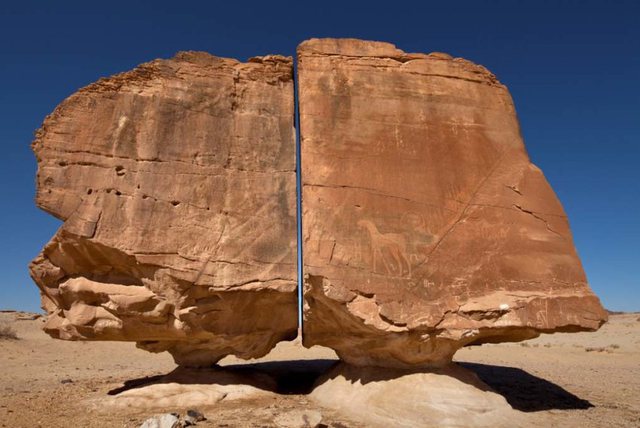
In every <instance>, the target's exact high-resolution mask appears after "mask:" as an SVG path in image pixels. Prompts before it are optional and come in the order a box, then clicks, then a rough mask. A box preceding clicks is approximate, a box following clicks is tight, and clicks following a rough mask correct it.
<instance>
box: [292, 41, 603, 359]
mask: <svg viewBox="0 0 640 428" xmlns="http://www.w3.org/2000/svg"><path fill="white" fill-rule="evenodd" d="M298 72H299V102H300V122H301V137H302V140H301V145H302V158H301V159H302V181H303V195H302V196H303V220H302V224H303V228H304V230H303V244H304V272H305V279H304V323H303V329H304V330H303V340H304V344H305V345H306V346H312V345H316V344H317V345H324V346H328V347H331V348H333V349H335V350H336V351H337V353H338V355H339V356H340V357H341V358H342V359H343V360H345V361H347V362H349V363H352V364H356V365H379V366H390V367H415V366H441V365H444V364H447V363H448V362H449V361H450V360H451V358H452V355H453V354H454V352H455V351H456V350H457V349H459V348H460V347H462V346H465V345H471V344H479V343H486V342H502V341H519V340H523V339H528V338H532V337H535V336H537V335H539V334H540V333H552V332H557V331H565V332H566V331H580V330H594V329H597V328H598V327H599V326H600V325H601V324H602V323H603V322H604V320H606V318H607V315H606V313H605V312H604V310H603V309H602V306H601V305H600V302H599V300H598V298H597V297H596V296H595V295H594V294H593V293H592V292H591V291H590V289H589V287H588V285H587V282H586V278H585V275H584V272H583V269H582V266H581V264H580V260H579V259H578V256H577V254H576V251H575V248H574V245H573V241H572V237H571V233H570V230H569V224H568V221H567V217H566V215H565V213H564V211H563V209H562V206H561V205H560V202H559V201H558V199H557V198H556V196H555V194H554V193H553V191H552V189H551V187H550V186H549V184H548V183H547V181H546V180H545V178H544V175H543V174H542V172H541V171H540V169H538V168H537V167H536V166H535V165H533V164H532V163H531V162H530V160H529V158H528V156H527V153H526V151H525V148H524V144H523V141H522V137H521V135H520V129H519V125H518V121H517V118H516V113H515V109H514V105H513V102H512V100H511V97H510V95H509V92H508V90H507V88H506V87H505V86H504V85H502V84H501V83H500V82H499V81H498V80H497V79H496V77H495V76H494V75H493V74H491V73H490V72H489V71H487V70H486V69H485V68H483V67H481V66H478V65H475V64H473V63H471V62H469V61H466V60H464V59H460V58H452V57H451V56H449V55H446V54H441V53H431V54H407V53H404V52H402V51H401V50H399V49H396V48H395V47H394V46H393V45H391V44H388V43H378V42H366V41H360V40H348V39H342V40H335V39H322V40H318V39H314V40H310V41H307V42H304V43H302V44H301V45H300V46H299V48H298Z"/></svg>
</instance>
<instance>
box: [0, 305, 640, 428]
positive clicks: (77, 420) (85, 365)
mask: <svg viewBox="0 0 640 428" xmlns="http://www.w3.org/2000/svg"><path fill="white" fill-rule="evenodd" d="M29 318H30V317H29V316H28V314H23V313H16V312H0V326H1V325H3V324H4V325H9V326H10V327H11V328H13V329H14V330H15V332H16V333H17V335H18V339H17V340H15V339H2V338H0V368H1V371H0V426H1V427H69V426H74V427H137V426H139V425H140V424H141V423H142V421H144V420H145V419H146V418H148V417H149V416H152V415H154V414H157V413H164V412H172V411H177V412H182V413H184V412H185V411H186V409H187V408H186V407H181V408H162V409H139V408H118V409H114V408H111V407H107V406H100V403H101V402H102V401H104V400H105V399H108V398H109V397H112V396H113V394H114V393H115V392H118V391H122V390H126V389H131V388H134V387H136V386H138V385H141V384H153V383H154V382H157V379H158V377H159V376H160V375H164V374H167V373H169V372H172V371H173V370H174V369H175V368H176V366H175V364H174V363H173V360H172V359H171V357H170V356H169V355H168V354H150V353H147V352H145V351H141V350H138V349H136V348H135V345H134V344H131V343H113V342H64V341H59V340H54V339H51V338H49V337H48V336H46V335H45V334H44V333H43V332H42V331H41V330H40V326H41V324H42V320H41V319H35V320H33V319H29ZM335 360H336V356H335V354H334V353H333V352H332V351H331V350H329V349H326V348H319V347H316V348H313V349H311V350H308V349H304V348H302V346H301V345H300V343H299V341H294V342H287V343H281V344H279V345H278V346H277V347H276V349H274V351H272V352H271V353H270V354H269V355H268V356H267V357H265V358H263V359H261V360H258V361H251V362H245V361H241V360H237V359H234V358H226V359H225V360H223V361H222V362H221V365H224V366H231V367H235V366H236V365H238V364H242V365H243V366H244V367H246V365H247V364H251V363H252V364H254V365H252V366H251V367H252V368H253V369H258V370H260V371H264V372H267V373H268V374H270V375H271V376H273V377H274V378H275V379H276V381H277V391H278V393H269V394H265V395H264V396H263V397H260V398H253V399H244V400H243V399H239V400H222V401H220V402H218V403H217V404H215V405H210V406H204V407H198V410H200V411H202V412H203V413H204V414H205V415H206V416H207V418H208V420H207V421H204V422H200V423H198V425H197V426H198V427H200V426H203V427H272V426H276V424H275V422H274V421H275V420H276V419H277V418H278V417H279V416H282V415H283V414H287V413H291V412H295V411H296V410H299V409H302V410H308V409H312V410H315V411H319V412H320V413H321V414H322V422H323V424H324V425H325V426H329V427H334V428H345V427H360V426H362V425H361V424H358V422H357V421H352V420H348V419H346V418H345V417H344V416H342V415H339V414H336V413H335V412H332V411H330V410H327V409H322V408H320V407H318V406H317V405H314V404H313V403H312V402H310V400H309V399H308V397H307V395H306V393H307V392H308V391H309V390H310V388H311V386H312V384H313V382H314V380H315V378H316V377H317V376H318V375H319V373H321V372H322V371H323V370H326V369H327V368H328V367H330V366H331V365H332V364H333V363H334V362H335ZM455 360H456V361H457V362H459V363H461V364H463V365H464V366H465V367H467V368H469V369H471V370H473V371H475V372H476V373H477V374H478V375H479V377H480V378H481V379H482V380H484V381H485V382H486V383H487V384H489V385H490V386H491V387H492V388H493V389H494V390H495V391H496V392H498V393H500V394H501V395H503V396H504V397H505V398H506V399H507V401H508V402H509V403H510V404H511V406H512V407H513V408H515V409H517V410H520V411H522V412H523V413H524V416H525V417H526V420H527V421H529V422H528V423H529V424H530V425H531V426H537V427H543V426H545V427H546V426H564V427H581V428H586V427H605V426H607V427H612V426H620V427H640V314H637V313H636V314H622V315H612V316H611V319H610V322H609V323H608V324H606V325H605V326H604V327H603V328H602V329H600V330H599V331H598V332H596V333H578V334H555V335H546V336H542V337H540V338H538V339H535V340H530V341H527V342H522V343H515V344H500V345H484V346H479V347H472V348H465V349H462V350H461V351H459V352H458V353H457V354H456V358H455ZM256 363H257V364H256Z"/></svg>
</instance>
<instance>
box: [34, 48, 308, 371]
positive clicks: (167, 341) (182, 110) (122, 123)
mask: <svg viewBox="0 0 640 428" xmlns="http://www.w3.org/2000/svg"><path fill="white" fill-rule="evenodd" d="M293 107H294V104H293V75H292V60H291V58H286V57H282V56H265V57H258V58H252V59H250V60H249V62H248V63H240V62H238V61H235V60H231V59H223V58H217V57H214V56H211V55H209V54H206V53H198V52H182V53H179V54H178V55H177V56H176V57H175V58H173V59H170V60H155V61H152V62H149V63H146V64H142V65H140V66H139V67H137V68H136V69H134V70H133V71H130V72H127V73H122V74H119V75H116V76H112V77H110V78H107V79H101V80H99V81H98V82H96V83H94V84H92V85H89V86H87V87H85V88H83V89H81V90H79V91H78V92H77V93H75V94H73V95H72V96H71V97H69V98H68V99H67V100H65V101H64V102H63V103H62V104H60V105H59V106H58V107H57V108H56V109H55V111H54V112H53V113H52V114H51V115H50V116H48V117H47V118H46V120H45V122H44V124H43V126H42V128H41V129H40V130H39V131H38V132H37V135H36V139H35V141H34V143H33V150H34V152H35V153H36V156H37V159H38V178H37V198H36V201H37V204H38V206H39V207H40V208H42V209H44V210H45V211H47V212H49V213H51V214H52V215H54V216H56V217H57V218H59V219H61V220H63V221H64V225H63V226H62V227H61V228H60V230H59V231H58V232H57V234H56V235H55V236H54V237H53V239H52V240H51V241H50V242H49V243H48V244H47V245H46V247H45V248H44V250H43V251H42V253H41V254H40V255H39V256H38V257H37V258H36V259H35V260H34V261H33V263H32V265H31V273H32V277H33V279H34V280H35V282H36V283H37V284H38V286H39V287H40V290H41V292H42V302H43V307H44V308H45V309H46V311H47V312H48V314H49V316H48V320H47V322H46V325H45V330H46V331H47V333H49V334H50V335H52V336H54V337H58V338H61V339H70V340H75V339H88V340H125V341H135V342H137V343H138V346H139V347H141V348H144V349H147V350H150V351H154V352H158V351H169V352H171V353H172V354H173V356H174V358H175V360H176V361H177V362H178V363H179V364H182V365H189V366H202V365H210V364H212V363H214V362H216V361H218V360H219V359H220V358H222V357H224V356H225V355H228V354H234V355H237V356H239V357H242V358H253V357H259V356H262V355H264V354H266V353H267V352H268V351H269V350H270V349H271V348H272V347H273V346H274V345H275V343H277V342H278V341H280V340H283V339H291V338H293V337H295V335H296V332H297V310H296V308H297V303H296V264H295V263H296V256H295V254H296V250H295V248H296V247H295V246H296V242H295V241H296V232H295V230H296V220H295V205H296V202H295V144H294V132H293V111H294V110H293Z"/></svg>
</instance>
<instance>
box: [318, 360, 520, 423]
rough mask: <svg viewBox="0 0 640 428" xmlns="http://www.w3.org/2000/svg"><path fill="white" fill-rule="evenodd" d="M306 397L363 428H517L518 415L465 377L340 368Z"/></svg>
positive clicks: (456, 372)
mask: <svg viewBox="0 0 640 428" xmlns="http://www.w3.org/2000/svg"><path fill="white" fill-rule="evenodd" d="M310 397H311V398H312V399H313V400H314V401H315V402H316V403H317V404H319V405H321V406H323V407H326V408H329V409H332V410H335V411H338V412H340V413H341V414H343V415H344V416H345V417H347V418H350V419H353V420H357V421H359V422H362V423H364V424H366V426H369V427H390V426H393V427H431V426H438V427H468V426H474V427H507V426H509V427H517V426H522V422H521V421H522V415H521V414H519V413H518V412H517V411H515V410H513V409H512V408H511V406H509V404H508V403H507V401H506V400H505V399H504V397H502V396H501V395H498V394H496V393H495V392H493V391H491V389H490V388H489V387H488V386H486V385H485V384H484V383H482V382H481V381H480V380H479V379H478V377H477V376H476V375H475V374H474V373H473V372H471V371H469V370H466V369H463V368H461V367H459V366H457V365H450V366H448V367H446V368H442V369H439V370H436V371H430V372H427V371H413V372H410V371H401V370H394V369H381V368H373V367H356V366H349V365H346V364H344V363H340V364H338V365H337V366H335V367H334V368H333V369H332V370H331V371H329V372H328V373H327V374H326V375H324V376H323V377H322V378H320V379H319V380H318V382H317V386H316V387H315V389H314V390H313V392H312V393H311V395H310Z"/></svg>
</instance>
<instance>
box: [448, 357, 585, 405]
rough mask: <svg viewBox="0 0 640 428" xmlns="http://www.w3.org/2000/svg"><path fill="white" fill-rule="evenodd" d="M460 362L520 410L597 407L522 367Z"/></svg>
mask: <svg viewBox="0 0 640 428" xmlns="http://www.w3.org/2000/svg"><path fill="white" fill-rule="evenodd" d="M458 364H460V365H461V366H462V367H465V368H467V369H469V370H472V371H473V372H475V373H476V374H477V375H478V377H479V378H480V380H482V381H483V382H484V383H485V384H487V385H488V386H489V387H491V389H493V390H494V391H495V392H497V393H498V394H500V395H502V396H503V397H504V398H505V399H506V400H507V402H508V403H509V405H511V407H513V408H514V409H516V410H519V411H521V412H539V411H544V410H584V409H589V408H591V407H594V406H593V404H591V403H590V402H589V401H587V400H585V399H582V398H580V397H578V396H576V395H574V394H572V393H570V392H569V391H567V390H566V389H564V388H562V387H561V386H559V385H556V384H555V383H552V382H550V381H548V380H545V379H542V378H539V377H537V376H534V375H532V374H530V373H527V372H526V371H524V370H522V369H519V368H515V367H504V366H493V365H488V364H478V363H464V362H462V363H458Z"/></svg>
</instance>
